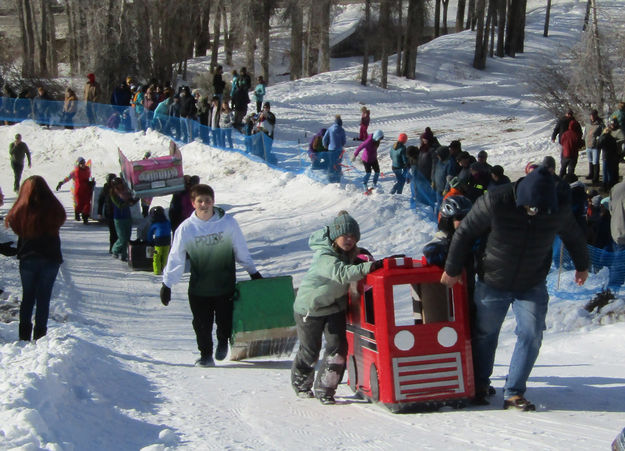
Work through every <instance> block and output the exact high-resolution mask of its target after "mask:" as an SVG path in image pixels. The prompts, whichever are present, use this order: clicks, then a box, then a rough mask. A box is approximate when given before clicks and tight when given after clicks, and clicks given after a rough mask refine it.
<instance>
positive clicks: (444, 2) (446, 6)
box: [441, 0, 449, 34]
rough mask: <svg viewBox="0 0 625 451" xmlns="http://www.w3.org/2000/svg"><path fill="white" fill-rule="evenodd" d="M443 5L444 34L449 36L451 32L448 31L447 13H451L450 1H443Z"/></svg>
mask: <svg viewBox="0 0 625 451" xmlns="http://www.w3.org/2000/svg"><path fill="white" fill-rule="evenodd" d="M441 3H442V5H443V34H447V33H448V32H449V31H448V29H447V13H448V11H449V0H441Z"/></svg>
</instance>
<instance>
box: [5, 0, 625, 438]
mask: <svg viewBox="0 0 625 451" xmlns="http://www.w3.org/2000/svg"><path fill="white" fill-rule="evenodd" d="M584 12H585V4H583V3H581V2H577V3H568V2H564V3H557V4H556V5H555V6H554V7H553V9H552V17H551V37H550V38H548V39H545V38H543V37H542V26H543V22H542V20H544V9H540V8H538V9H535V10H533V11H531V12H530V14H529V15H528V18H527V31H526V36H527V41H526V52H525V53H524V54H522V55H519V57H518V58H515V59H510V58H506V59H501V60H497V59H489V60H488V62H487V70H486V71H484V72H480V71H476V70H474V69H472V68H471V60H472V51H473V46H474V35H473V33H471V32H463V33H459V34H455V35H449V36H445V37H442V38H440V39H437V40H435V41H432V42H430V43H428V44H427V45H425V46H423V47H421V48H419V54H418V70H417V72H418V77H417V80H412V81H411V80H405V79H401V78H396V77H391V78H390V83H389V84H390V87H389V89H388V90H382V89H380V88H377V87H376V86H375V85H374V86H368V87H362V86H361V85H360V84H359V82H358V81H357V79H356V78H357V75H358V74H359V67H358V66H357V65H356V64H355V63H354V61H333V69H334V70H333V71H332V72H330V73H326V74H320V75H317V76H315V77H312V78H310V79H303V80H299V81H295V82H280V83H277V84H275V85H272V86H270V87H269V89H268V95H267V100H270V101H271V102H272V110H273V111H274V112H275V113H276V115H277V117H278V126H277V127H278V129H277V133H276V136H277V139H278V140H279V142H276V146H278V147H280V158H279V159H280V163H281V164H282V165H283V166H282V167H283V168H284V167H286V168H287V169H288V170H286V171H285V170H282V169H275V168H271V167H268V166H267V165H265V164H264V163H263V162H261V161H258V160H257V159H254V158H249V157H248V156H246V155H243V154H242V153H237V152H224V151H220V150H218V149H214V148H210V147H207V146H204V145H202V144H200V143H199V142H195V143H191V144H188V145H185V146H183V147H182V153H183V162H184V170H185V173H188V174H198V175H199V176H200V177H201V179H202V181H204V182H206V183H209V184H210V185H211V186H213V188H214V189H215V192H216V203H217V204H218V205H220V206H222V207H224V208H225V209H226V210H227V211H228V213H230V214H233V215H234V217H235V218H236V219H237V221H238V222H239V224H240V225H241V228H242V230H243V232H244V234H245V236H246V239H247V241H248V245H249V247H250V251H251V253H252V256H253V258H254V260H255V262H256V264H257V266H258V268H259V270H260V271H261V273H262V274H263V275H282V274H289V275H292V276H293V278H294V285H295V286H298V285H299V283H300V280H301V278H302V276H303V274H304V273H305V271H306V270H307V269H308V267H309V264H310V259H311V256H312V254H311V251H310V250H309V249H308V247H307V241H308V237H309V235H310V234H311V233H312V232H313V231H315V230H317V229H319V228H321V227H322V226H324V225H325V224H326V223H327V222H328V221H329V220H330V218H332V217H333V216H334V215H336V213H337V212H338V211H339V210H341V209H345V210H348V211H349V212H350V213H351V214H352V215H353V216H354V217H355V218H356V219H357V220H358V221H359V223H360V227H361V231H362V237H361V244H362V245H363V246H365V247H366V248H368V249H369V250H370V251H371V252H372V253H373V254H374V255H375V256H377V257H383V256H388V255H392V254H397V253H405V254H407V255H410V256H415V257H420V255H421V252H420V251H421V248H422V247H423V245H424V244H425V243H426V242H427V241H429V240H430V238H431V236H432V234H433V233H434V231H435V225H434V223H433V222H432V220H431V212H429V211H427V209H424V208H423V209H418V210H417V211H416V213H415V212H414V211H412V210H411V209H410V208H409V199H408V195H406V194H404V195H396V196H391V195H390V194H386V193H388V192H389V190H390V187H391V186H392V183H393V179H392V177H391V176H389V175H388V173H390V159H389V158H388V156H387V155H388V154H387V153H386V150H384V151H381V154H382V155H383V157H382V158H381V166H382V171H383V173H385V176H384V177H383V178H382V179H381V183H382V186H383V192H382V193H374V194H373V195H371V196H363V195H361V193H360V191H361V190H360V188H359V186H358V184H357V182H358V179H359V177H361V176H362V167H361V166H358V165H356V166H355V167H349V168H346V177H345V179H346V181H345V183H343V184H341V185H324V184H321V183H318V182H317V181H315V180H313V179H311V178H309V177H308V176H307V175H306V174H305V173H302V172H301V171H299V169H300V168H301V169H303V168H304V162H305V157H302V156H301V154H300V152H301V148H303V146H304V144H302V145H301V146H300V147H298V145H297V141H298V140H299V141H300V142H302V143H307V142H308V139H309V138H310V136H311V135H312V134H314V133H315V132H317V131H318V129H319V128H321V127H322V126H327V125H328V124H330V123H331V122H332V120H333V117H334V115H335V114H341V115H342V117H343V119H344V121H345V125H346V129H347V131H348V132H349V133H350V134H351V135H352V136H355V135H356V132H357V127H358V121H359V117H360V116H359V114H360V113H359V108H360V105H361V103H362V104H366V105H367V106H369V107H370V109H371V111H372V121H371V126H370V130H375V129H378V128H379V129H382V130H383V131H384V133H385V135H386V136H387V139H386V140H385V141H384V142H383V147H384V149H388V148H389V147H390V145H391V144H392V142H393V140H394V139H395V137H396V135H397V134H399V133H400V132H406V133H408V136H409V144H410V143H414V142H416V139H417V137H418V135H419V134H420V133H421V132H422V131H423V130H424V128H425V127H426V126H430V127H431V128H432V130H433V131H434V133H435V134H436V135H437V136H438V137H439V139H440V141H441V142H443V143H448V142H449V141H451V140H453V139H461V140H462V143H463V148H464V149H466V150H468V151H469V152H471V153H472V154H476V153H477V151H478V150H481V149H485V150H487V151H488V152H489V162H491V163H492V164H501V165H502V166H504V168H505V169H506V172H508V173H510V174H519V173H520V172H521V171H522V168H524V167H525V165H526V163H527V162H528V161H530V160H533V161H537V160H541V159H542V158H543V157H544V156H545V155H547V154H550V155H553V156H554V157H557V149H556V148H555V147H554V146H553V145H552V144H551V143H550V141H549V139H548V138H549V134H550V131H551V127H552V125H553V118H552V117H549V115H547V114H546V113H544V112H542V111H540V110H539V109H538V108H537V107H536V105H535V104H534V103H533V101H532V95H531V94H530V93H529V91H528V88H527V84H526V81H527V77H528V74H529V71H530V70H531V68H532V67H533V66H534V65H536V64H538V63H539V61H540V60H541V59H542V58H545V57H553V55H554V54H556V53H557V51H561V49H562V46H565V45H572V44H573V43H575V42H576V41H577V40H578V39H579V34H580V30H581V22H582V20H583V15H584ZM373 73H374V74H375V69H373ZM16 133H21V134H22V136H23V139H24V141H25V142H26V143H27V144H28V145H29V147H30V149H31V151H32V152H33V167H32V169H26V170H25V174H24V176H25V177H27V176H29V175H33V174H40V175H42V176H44V177H45V178H46V180H47V181H48V183H49V184H50V185H51V186H54V185H56V183H57V182H58V181H59V180H61V179H62V178H63V177H64V176H66V175H67V173H68V172H69V171H70V169H71V167H72V165H73V162H74V161H75V159H76V158H77V157H78V156H83V157H85V158H89V159H91V160H92V161H93V172H94V175H95V177H96V179H97V181H98V184H100V185H101V184H102V183H103V181H104V177H105V175H106V174H107V173H109V172H118V171H119V165H118V161H117V153H116V150H117V148H118V147H120V148H122V149H123V150H124V152H125V153H126V154H127V155H128V156H129V158H131V159H139V158H141V157H142V156H143V154H144V152H145V151H147V150H150V151H151V152H152V153H153V154H155V155H163V154H165V153H166V152H167V144H168V140H167V139H166V138H165V137H163V136H161V135H159V134H157V133H154V132H151V131H149V132H148V133H147V134H145V135H143V134H141V133H136V134H119V133H116V132H112V131H108V130H102V129H96V128H84V129H76V130H60V129H58V130H56V129H52V130H46V129H43V128H41V127H39V126H37V125H35V124H34V123H32V122H24V123H21V124H16V125H12V126H3V127H0V142H2V143H5V145H8V143H9V142H10V141H11V140H12V137H13V136H14V135H15V134H16ZM584 163H585V162H584V161H583V160H582V161H580V163H579V166H581V165H583V164H584ZM579 166H578V167H579ZM0 180H1V185H2V187H3V189H4V192H5V196H6V199H5V205H4V206H3V207H1V208H0V213H1V214H2V215H5V214H6V212H7V211H8V209H9V208H10V206H11V205H12V203H13V201H14V200H15V196H14V194H13V193H11V192H10V187H11V182H12V172H11V168H10V165H9V162H8V159H6V158H4V159H2V160H0ZM59 198H60V199H61V201H62V202H63V204H64V205H65V206H66V208H67V211H68V213H69V219H68V221H67V223H66V224H65V226H64V227H63V228H62V230H61V240H62V250H63V255H64V259H65V263H64V264H63V265H62V267H61V271H60V273H59V276H58V278H57V281H56V284H55V287H54V291H53V297H52V302H51V319H50V323H49V333H48V335H47V336H46V337H45V338H44V339H41V340H39V341H38V342H37V343H29V344H24V343H18V342H16V339H17V322H16V321H14V322H10V323H7V324H0V387H2V390H0V448H2V449H24V450H31V449H33V450H34V449H50V450H61V449H64V450H65V449H66V450H73V449H75V450H110V449H120V450H125V449H128V450H136V449H145V450H164V449H263V450H282V449H288V450H291V449H294V450H295V449H397V450H404V449H406V450H407V449H414V448H415V445H416V444H418V445H417V446H419V447H421V448H424V449H463V450H466V449H476V450H477V449H545V450H564V449H566V450H570V449H576V450H589V449H607V448H608V447H609V444H610V443H611V441H612V440H613V438H614V437H615V436H616V435H617V433H618V432H619V431H620V430H621V429H622V428H623V426H625V420H624V417H623V412H624V411H625V376H624V375H625V364H624V362H623V358H622V357H621V356H622V355H623V354H624V353H625V344H624V342H623V338H622V337H623V335H624V334H625V323H623V322H616V321H615V320H614V318H612V317H610V316H608V315H602V316H601V317H598V316H596V315H590V314H588V313H586V312H585V311H584V310H583V308H582V307H583V305H584V303H585V301H587V300H588V299H590V298H591V297H592V296H593V295H594V293H596V292H597V291H599V290H600V288H601V287H602V285H603V284H604V283H605V281H606V279H607V274H606V272H605V271H602V272H600V273H598V274H593V275H591V277H590V278H589V280H588V282H587V284H586V285H585V286H583V287H581V288H580V287H577V286H575V284H574V283H573V273H572V272H567V271H565V272H563V273H562V274H561V276H560V282H559V284H558V274H557V273H555V272H554V273H552V274H551V275H550V276H549V279H548V287H549V290H550V294H551V304H550V312H549V315H548V317H547V323H548V324H547V325H548V330H547V331H546V334H545V339H544V342H543V347H542V350H541V354H540V356H539V359H538V361H537V364H536V366H535V368H534V371H533V373H532V375H531V377H530V379H529V388H528V393H527V396H528V398H529V399H530V400H532V401H533V402H535V403H536V405H537V412H535V413H518V412H506V411H503V410H501V405H502V403H503V399H502V393H501V387H502V386H503V384H504V380H505V377H506V374H507V368H508V363H509V359H510V355H511V352H512V348H513V346H514V342H515V335H514V326H515V324H514V320H513V318H512V317H511V316H510V317H508V318H507V320H506V322H505V323H504V328H503V329H502V334H501V337H500V344H499V350H498V353H497V358H496V366H495V372H494V375H493V385H494V386H495V388H496V389H497V391H498V393H497V395H496V396H495V397H494V399H493V401H492V404H491V406H486V407H468V408H465V409H459V410H454V409H451V408H444V409H441V410H440V411H437V412H432V413H419V414H407V415H393V414H391V413H389V412H388V411H386V410H384V409H382V408H381V407H379V406H376V405H372V404H368V403H366V402H364V401H362V400H359V399H357V398H356V397H354V396H353V395H352V393H351V391H350V389H349V388H348V387H347V385H346V384H341V385H340V386H339V391H338V393H337V398H338V401H339V404H338V405H337V406H334V407H332V406H322V405H321V404H320V403H319V402H318V401H316V400H303V399H299V398H296V397H295V396H294V394H293V392H292V389H291V387H290V365H291V359H290V358H273V359H271V358H269V359H262V358H258V359H252V360H248V361H244V362H231V361H228V360H225V361H223V362H218V364H217V367H215V368H210V369H202V368H197V367H194V366H193V363H194V361H195V359H196V358H197V355H198V352H197V350H196V343H195V337H194V334H193V329H192V327H191V313H190V310H189V307H188V301H187V296H186V283H185V282H186V281H187V278H186V277H185V278H184V279H183V283H181V284H178V285H176V286H175V287H174V289H173V290H172V302H171V304H170V305H169V306H168V307H163V306H162V305H161V303H160V301H159V297H158V290H159V287H160V283H161V281H160V278H159V277H157V276H154V275H152V274H150V273H146V272H130V271H129V270H128V267H127V266H126V265H124V264H122V263H121V262H120V261H118V260H114V259H112V258H111V257H110V256H109V255H108V253H107V245H108V231H107V230H106V228H105V227H102V226H99V225H96V224H92V225H91V224H90V225H88V226H84V225H83V224H81V223H77V222H75V221H74V220H73V218H72V216H73V215H72V214H71V211H72V201H71V195H70V193H69V188H68V185H65V186H64V188H63V189H62V190H61V192H60V193H59ZM168 203H169V198H165V197H162V198H157V199H155V201H154V204H153V205H163V206H165V207H167V206H168ZM0 274H1V276H0V284H1V285H0V288H3V289H4V290H5V293H4V294H3V295H2V296H3V297H4V299H3V301H2V302H0V306H8V307H10V306H15V305H16V303H17V302H18V299H19V297H20V296H21V286H20V282H19V273H18V262H17V261H16V260H14V259H8V258H0ZM238 278H239V279H241V280H244V279H246V278H247V274H245V273H243V272H242V271H240V272H239V274H238ZM618 298H619V299H618V300H617V303H618V304H616V305H619V306H621V309H622V306H623V293H622V292H621V293H619V295H618Z"/></svg>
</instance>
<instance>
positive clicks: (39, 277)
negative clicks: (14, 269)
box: [20, 257, 60, 335]
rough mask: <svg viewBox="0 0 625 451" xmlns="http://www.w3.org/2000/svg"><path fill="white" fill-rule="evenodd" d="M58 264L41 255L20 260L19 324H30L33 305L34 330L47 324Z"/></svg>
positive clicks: (44, 327)
mask: <svg viewBox="0 0 625 451" xmlns="http://www.w3.org/2000/svg"><path fill="white" fill-rule="evenodd" d="M59 266H60V265H59V264H58V263H57V262H54V261H52V260H49V259H47V258H43V257H33V258H26V259H23V260H20V277H21V279H22V303H21V305H20V324H24V325H30V324H32V315H33V309H34V307H35V305H37V310H36V312H35V330H37V329H39V330H41V331H43V335H45V329H46V327H47V325H48V312H49V310H50V296H52V287H53V286H54V281H55V280H56V275H57V273H58V272H59Z"/></svg>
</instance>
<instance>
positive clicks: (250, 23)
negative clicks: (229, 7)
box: [244, 0, 256, 79]
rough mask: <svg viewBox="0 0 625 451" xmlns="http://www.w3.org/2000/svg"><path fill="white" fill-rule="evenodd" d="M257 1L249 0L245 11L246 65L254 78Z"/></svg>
mask: <svg viewBox="0 0 625 451" xmlns="http://www.w3.org/2000/svg"><path fill="white" fill-rule="evenodd" d="M254 6H255V2H254V0H249V1H248V3H246V8H245V11H244V14H245V66H246V67H247V72H248V74H250V77H252V79H253V78H254V75H253V74H255V73H256V70H255V59H254V54H255V52H256V21H255V20H254V18H255V17H256V16H255V13H254V11H255V8H254Z"/></svg>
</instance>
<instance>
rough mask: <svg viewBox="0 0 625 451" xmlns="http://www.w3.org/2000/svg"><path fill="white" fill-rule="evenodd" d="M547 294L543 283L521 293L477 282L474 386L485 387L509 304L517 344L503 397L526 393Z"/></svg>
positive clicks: (542, 325)
mask: <svg viewBox="0 0 625 451" xmlns="http://www.w3.org/2000/svg"><path fill="white" fill-rule="evenodd" d="M548 303H549V294H548V293H547V286H546V285H545V282H542V283H540V284H538V285H537V286H535V287H533V288H530V289H528V290H524V291H504V290H498V289H496V288H493V287H490V286H488V285H486V284H485V283H484V282H481V281H477V283H476V284H475V306H476V313H475V321H474V324H475V327H474V330H473V334H472V335H473V340H472V346H473V365H474V371H475V387H476V389H477V390H480V389H485V388H488V386H489V384H490V375H491V374H492V372H493V365H494V362H495V350H496V349H497V341H498V339H499V331H500V330H501V325H502V324H503V321H504V319H505V317H506V313H507V312H508V309H509V307H510V305H512V311H513V312H514V316H515V318H516V330H515V333H516V335H517V341H516V345H515V347H514V352H513V353H512V359H511V360H510V368H509V369H508V377H507V378H506V384H505V385H504V398H506V399H507V398H509V397H511V396H515V395H519V396H522V395H523V394H524V393H525V389H526V384H527V379H528V378H529V375H530V372H531V371H532V368H533V367H534V362H535V361H536V358H537V357H538V351H539V350H540V345H541V343H542V339H543V331H544V330H545V327H546V326H545V317H546V316H547V305H548Z"/></svg>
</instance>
